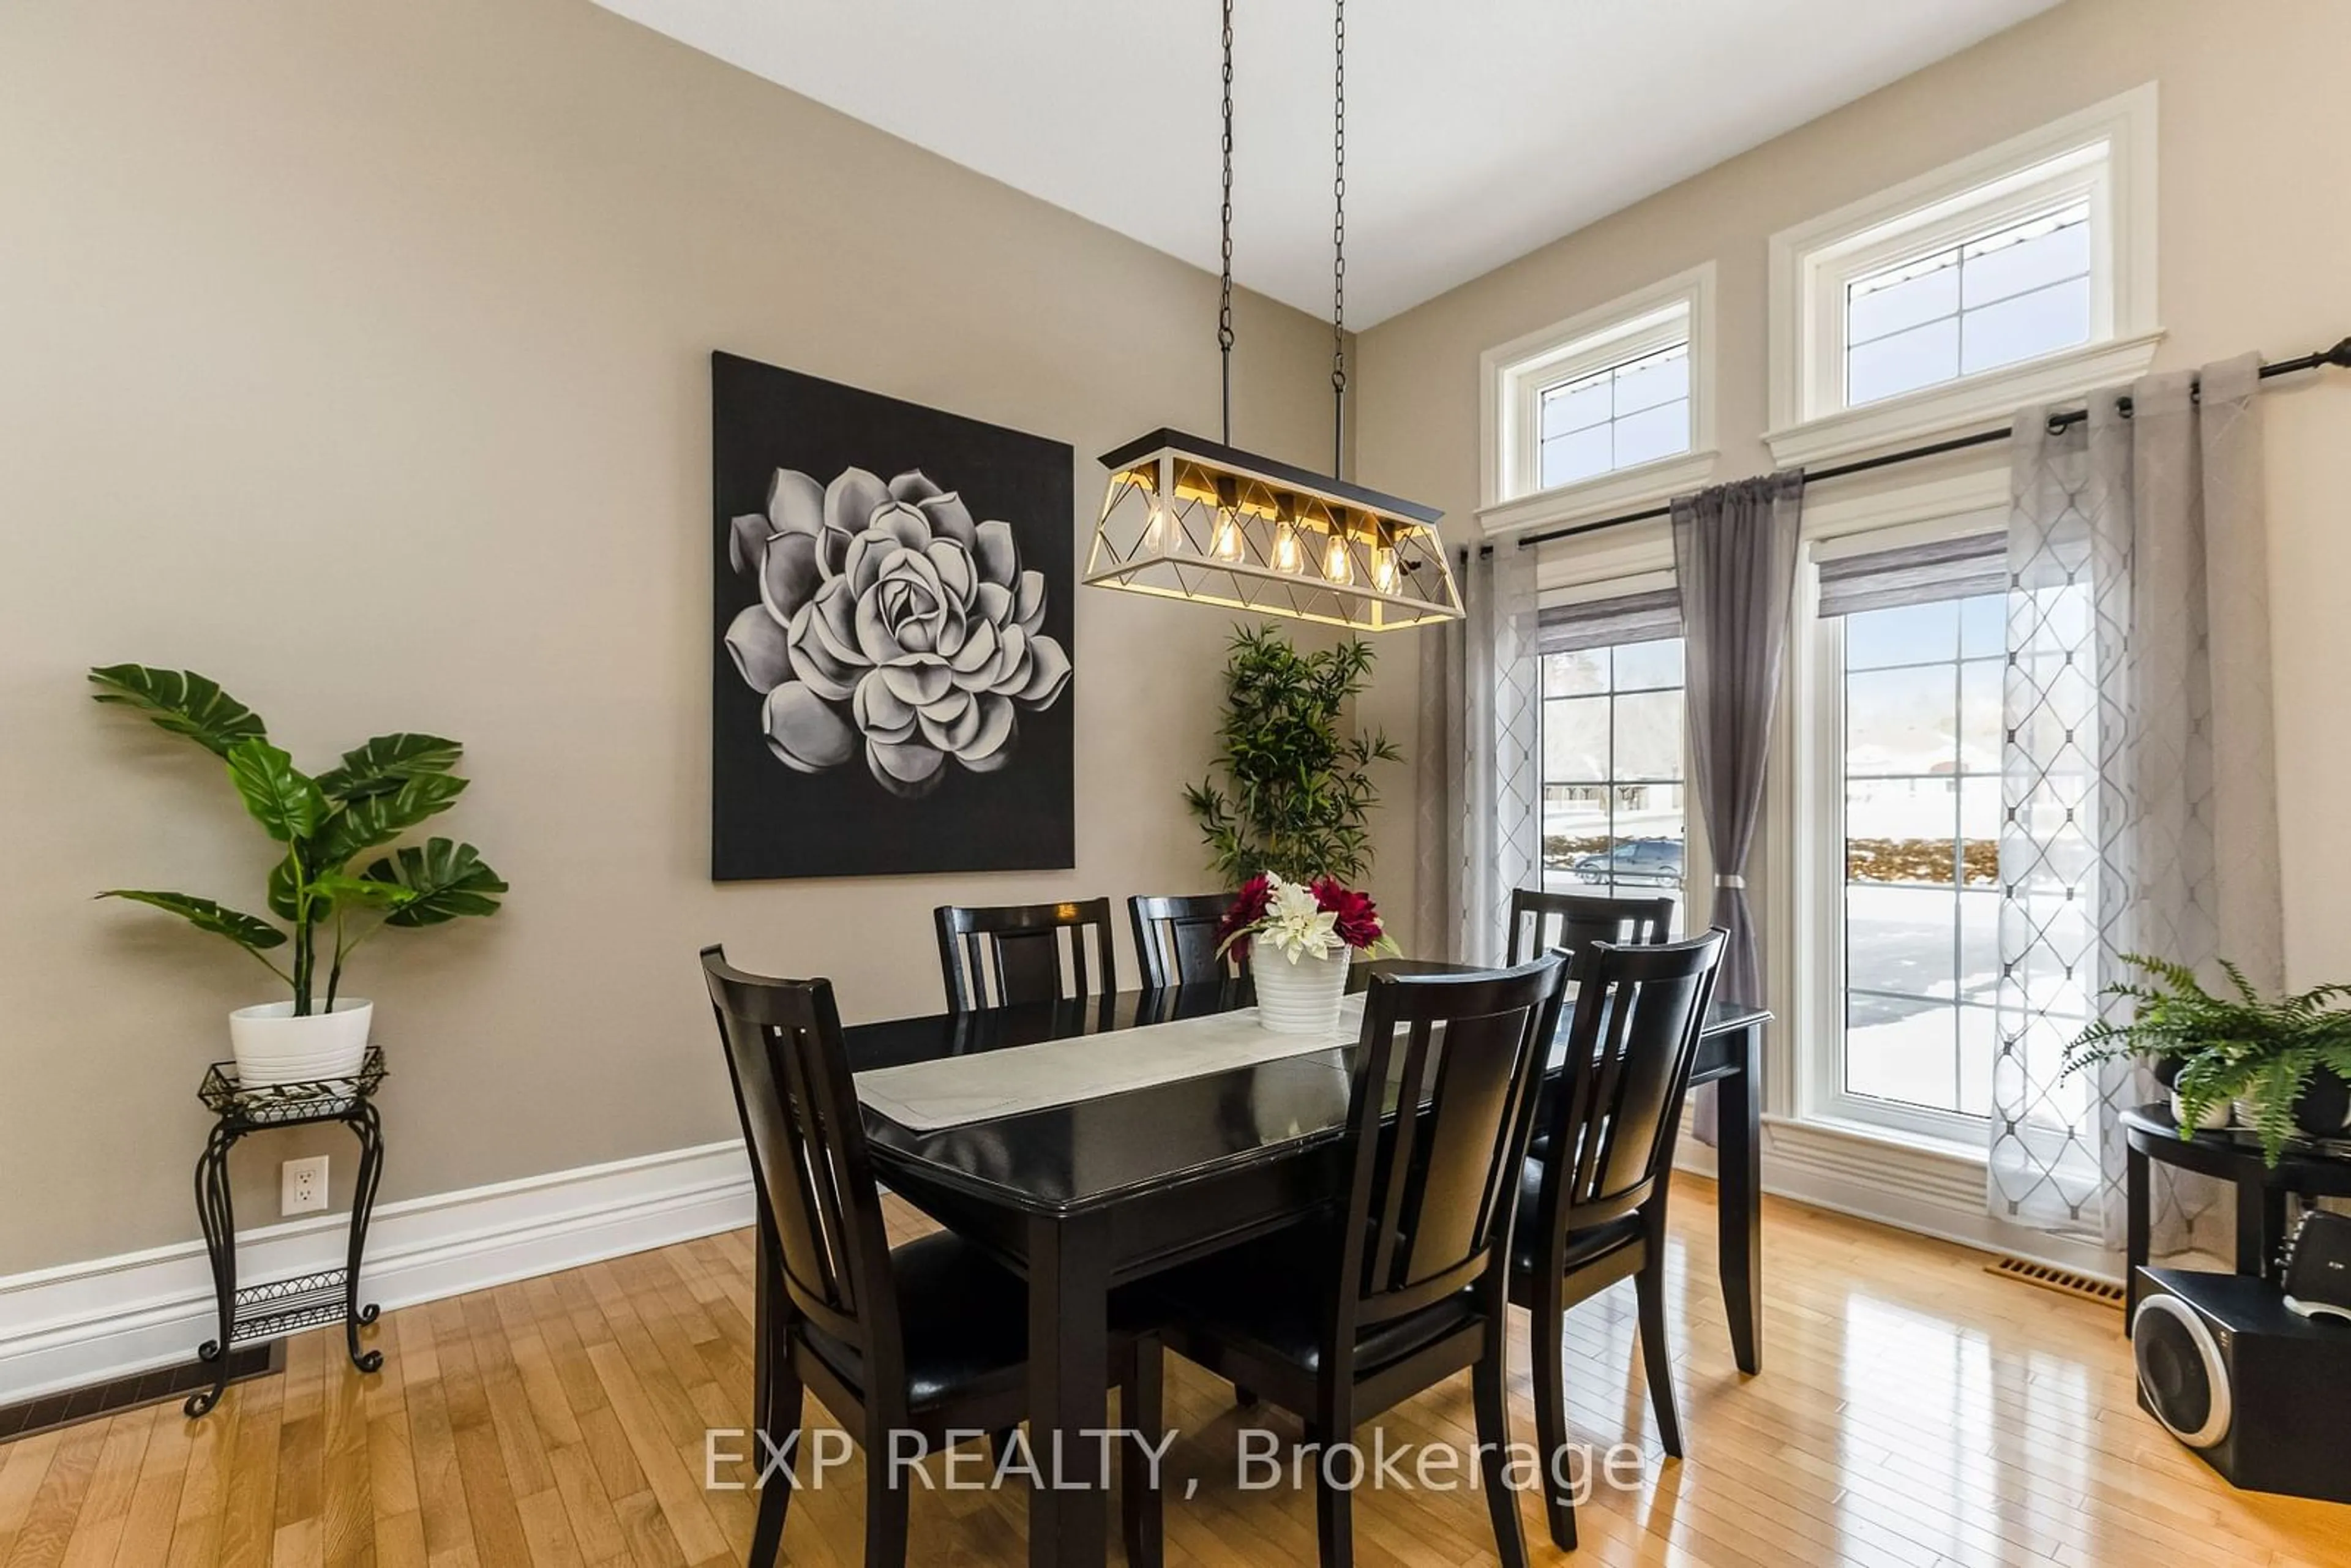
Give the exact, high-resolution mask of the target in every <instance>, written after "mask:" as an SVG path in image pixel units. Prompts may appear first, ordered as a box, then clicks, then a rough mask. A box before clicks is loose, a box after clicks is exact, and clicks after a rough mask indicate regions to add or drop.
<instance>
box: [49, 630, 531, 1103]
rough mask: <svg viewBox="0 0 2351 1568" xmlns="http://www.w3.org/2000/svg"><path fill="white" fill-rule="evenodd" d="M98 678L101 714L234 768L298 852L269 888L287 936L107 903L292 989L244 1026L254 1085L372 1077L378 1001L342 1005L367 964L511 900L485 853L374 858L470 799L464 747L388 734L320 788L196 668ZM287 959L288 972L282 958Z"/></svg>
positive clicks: (235, 1040) (438, 842) (121, 893)
mask: <svg viewBox="0 0 2351 1568" xmlns="http://www.w3.org/2000/svg"><path fill="white" fill-rule="evenodd" d="M89 678H90V680H91V681H92V682H93V683H94V684H96V685H97V686H98V688H99V689H98V691H97V692H95V693H94V694H92V695H94V696H95V697H96V699H97V700H98V701H99V702H101V703H108V704H114V705H120V706H125V707H130V708H133V709H136V710H137V711H139V712H140V713H142V714H144V715H145V716H147V717H148V718H149V719H150V720H152V721H153V723H154V724H155V725H156V726H157V727H160V728H162V729H165V730H168V731H170V732H171V733H172V734H173V735H179V736H184V737H187V738H188V739H190V740H193V741H194V742H195V743H196V744H197V745H199V746H201V747H204V749H205V750H207V751H209V752H211V753H212V754H213V755H214V756H215V757H217V758H220V759H221V760H222V762H223V763H225V765H226V768H227V772H228V779H229V782H230V783H231V784H232V785H233V786H235V789H236V792H237V795H238V797H239V798H240V799H241V800H243V801H244V802H245V808H246V811H247V812H249V813H250V814H251V815H252V817H253V820H254V821H256V822H258V823H259V824H260V825H261V829H262V831H264V832H266V833H267V834H268V835H269V837H270V838H271V840H272V841H275V842H277V843H278V844H282V845H284V846H285V854H284V857H283V858H282V859H280V860H279V861H278V862H277V864H276V865H275V866H273V867H272V868H271V869H270V873H269V879H268V885H267V888H266V898H267V901H268V904H269V909H270V913H272V914H273V915H277V918H278V919H279V920H280V921H283V922H284V923H285V928H281V927H280V926H278V925H273V924H271V923H270V922H269V921H267V920H265V919H263V918H261V917H260V916H259V915H247V914H245V913H243V912H241V911H238V910H235V909H230V908H227V907H225V906H224V905H222V904H216V903H214V901H213V900H211V899H209V898H200V897H198V896H196V895H194V894H185V893H158V892H153V891H151V890H147V889H140V888H122V887H118V888H110V889H109V890H107V891H106V892H104V893H101V894H99V895H98V896H99V897H100V898H123V899H129V900H131V901H132V902H134V903H138V904H149V905H152V907H154V908H157V909H161V910H164V911H166V912H167V913H169V914H172V915H178V916H179V917H180V918H181V919H183V920H185V921H186V922H187V923H188V924H189V925H193V926H194V927H195V928H196V929H197V930H199V931H203V932H207V933H209V934H210V935H212V936H220V937H224V938H225V939H226V940H227V941H229V942H230V943H232V944H234V945H235V946H236V948H237V949H238V951H240V952H242V953H244V954H245V955H246V956H248V957H250V958H251V959H253V961H254V962H255V963H256V964H259V965H261V966H262V967H264V968H266V969H267V970H268V971H269V972H270V973H271V974H273V975H275V976H277V978H278V979H279V981H281V982H282V983H283V984H284V985H285V986H286V987H287V989H288V991H289V992H290V995H289V996H288V997H287V998H285V999H283V1000H279V1001H272V1002H264V1003H260V1004H258V1005H256V1006H254V1007H248V1008H239V1009H236V1010H235V1012H233V1013H231V1014H230V1015H229V1040H230V1046H231V1049H232V1051H234V1052H235V1057H236V1064H237V1076H238V1079H239V1081H240V1082H243V1083H245V1084H246V1085H247V1086H249V1087H250V1086H256V1085H260V1084H269V1083H287V1082H302V1081H308V1080H311V1079H319V1078H340V1077H348V1076H349V1075H350V1074H351V1073H353V1072H356V1071H359V1068H360V1063H361V1062H362V1061H364V1060H365V1058H366V1055H367V1045H368V1030H369V1028H370V1025H371V1022H372V1019H373V1017H374V1011H375V1004H374V1003H372V1002H371V1001H369V1000H367V999H365V998H359V997H347V996H344V995H342V994H341V991H342V979H343V966H344V964H345V963H346V962H347V961H349V959H350V956H351V955H352V953H354V952H355V951H357V950H358V948H359V947H360V946H361V945H362V944H364V943H365V942H367V941H368V940H369V939H371V937H373V936H375V935H376V934H377V933H379V932H381V931H383V930H385V929H387V928H389V927H393V926H398V927H402V928H404V929H413V928H416V927H421V926H426V925H442V924H444V922H447V921H451V920H455V919H458V918H459V917H461V916H465V915H494V914H496V912H497V908H498V898H499V895H500V894H504V893H505V892H506V891H507V884H506V883H504V882H502V881H500V880H499V878H498V874H497V873H496V872H494V871H492V870H491V869H490V868H489V867H488V866H487V865H486V864H484V863H483V862H482V858H481V856H480V854H479V853H478V852H476V851H475V848H474V846H473V845H471V844H461V843H456V842H455V841H451V840H448V839H440V838H435V839H428V840H426V841H424V842H423V843H422V844H409V845H405V846H403V847H401V848H399V849H396V850H393V851H392V852H391V853H389V854H376V852H377V851H379V850H382V849H384V848H385V847H386V846H388V845H391V844H392V842H393V841H395V840H397V839H399V838H400V837H402V835H403V834H405V833H407V832H408V831H410V830H411V829H413V828H415V827H417V826H419V825H420V824H422V823H423V822H424V821H427V820H428V819H430V818H433V817H435V816H438V815H440V814H441V813H442V812H444V811H445V810H448V809H449V808H450V807H451V806H452V805H454V804H455V802H456V799H457V797H458V796H459V795H460V794H461V793H463V792H464V790H465V783H466V781H465V779H461V778H459V777H457V775H456V774H455V772H454V771H453V769H455V767H456V765H457V758H458V756H459V754H460V751H461V747H459V746H458V744H457V743H456V742H455V741H454V740H444V739H442V738H441V737H438V736H431V735H412V734H406V733H400V734H392V735H379V736H377V737H374V738H373V739H371V740H370V741H368V742H367V743H366V744H365V745H363V746H361V747H359V749H357V750H355V751H347V752H345V753H343V758H342V762H341V763H340V766H338V767H335V768H329V769H328V770H327V771H325V772H323V773H320V774H318V775H316V776H315V777H313V776H311V775H309V774H306V773H303V772H301V771H300V770H299V769H298V768H295V766H294V759H293V758H292V757H291V756H289V755H288V754H287V753H286V752H285V751H283V750H280V749H279V748H278V747H276V746H273V745H271V744H270V742H269V736H268V730H267V727H266V726H265V725H264V724H263V723H262V720H261V716H260V715H258V714H256V713H255V712H254V711H253V710H252V709H251V708H249V707H247V706H245V705H244V704H243V703H241V702H239V701H237V700H236V699H235V697H233V696H230V695H228V694H227V693H226V692H225V691H223V690H221V688H220V685H219V683H218V682H216V681H213V680H210V679H208V678H206V677H205V676H203V675H200V674H196V673H195V672H194V671H193V670H152V669H149V668H147V667H146V666H145V665H142V664H109V665H106V666H104V667H102V668H99V669H94V670H92V671H90V673H89ZM371 856H372V857H373V858H369V857H371ZM281 951H282V953H283V954H284V956H285V957H286V960H287V961H286V962H285V963H284V964H280V963H279V962H278V959H277V957H275V956H272V955H275V954H279V953H281Z"/></svg>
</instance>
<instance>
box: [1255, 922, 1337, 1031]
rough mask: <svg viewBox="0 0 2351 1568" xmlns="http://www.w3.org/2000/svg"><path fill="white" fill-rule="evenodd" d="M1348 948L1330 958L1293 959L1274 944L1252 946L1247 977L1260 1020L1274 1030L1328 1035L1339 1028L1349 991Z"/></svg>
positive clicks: (1260, 1023)
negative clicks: (1292, 961) (1254, 987)
mask: <svg viewBox="0 0 2351 1568" xmlns="http://www.w3.org/2000/svg"><path fill="white" fill-rule="evenodd" d="M1353 956H1354V954H1353V951H1352V950H1351V949H1349V948H1345V947H1342V948H1340V949H1338V950H1337V951H1336V952H1334V953H1332V955H1331V956H1329V957H1327V958H1310V957H1305V956H1301V957H1300V958H1299V960H1298V961H1297V962H1296V963H1294V964H1293V963H1291V962H1290V960H1289V959H1288V958H1285V957H1283V956H1282V955H1281V951H1280V948H1278V947H1276V946H1274V945H1273V944H1272V943H1270V942H1266V941H1261V940H1260V941H1255V942H1252V943H1250V944H1249V978H1250V980H1251V981H1252V982H1253V983H1254V984H1255V985H1256V987H1257V1021H1258V1023H1259V1025H1260V1026H1261V1027H1263V1028H1265V1029H1268V1030H1272V1031H1273V1032H1274V1033H1275V1034H1329V1033H1331V1032H1332V1031H1333V1030H1336V1029H1337V1028H1338V1027H1339V1004H1340V1003H1341V1002H1342V1001H1343V1000H1345V999H1346V995H1347V961H1348V960H1349V959H1350V958H1352V957H1353Z"/></svg>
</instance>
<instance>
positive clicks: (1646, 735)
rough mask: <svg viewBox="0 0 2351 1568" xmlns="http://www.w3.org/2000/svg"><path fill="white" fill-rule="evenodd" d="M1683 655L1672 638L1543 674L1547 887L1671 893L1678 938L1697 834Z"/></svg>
mask: <svg viewBox="0 0 2351 1568" xmlns="http://www.w3.org/2000/svg"><path fill="white" fill-rule="evenodd" d="M1682 655H1683V645H1682V640H1681V639H1680V638H1678V637H1671V638H1664V639H1660V640H1658V641H1656V642H1649V643H1625V644H1620V645H1618V646H1615V647H1611V648H1591V649H1585V650H1583V651H1581V652H1579V653H1567V654H1552V655H1551V656H1549V657H1548V658H1546V659H1545V660H1544V672H1543V674H1544V690H1545V693H1546V700H1545V701H1544V703H1543V748H1542V755H1543V825H1542V834H1543V885H1544V886H1545V887H1546V888H1548V889H1550V890H1551V891H1552V892H1555V893H1585V894H1605V895H1610V896H1614V895H1619V894H1621V895H1625V896H1628V897H1650V896H1655V895H1656V894H1660V893H1663V894H1672V895H1674V897H1675V899H1676V907H1675V916H1674V924H1675V929H1676V931H1677V932H1678V931H1679V930H1680V929H1681V928H1682V914H1681V908H1680V894H1681V891H1682V883H1683V878H1684V875H1685V869H1686V864H1687V859H1686V851H1687V836H1688V832H1687V821H1688V818H1687V797H1686V795H1685V791H1684V784H1685V779H1684V777H1683V768H1684V763H1683V760H1682V758H1683V750H1682V725H1683V715H1682V690H1683V685H1682ZM1569 693H1573V694H1576V695H1567V694H1569Z"/></svg>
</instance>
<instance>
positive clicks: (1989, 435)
mask: <svg viewBox="0 0 2351 1568" xmlns="http://www.w3.org/2000/svg"><path fill="white" fill-rule="evenodd" d="M2322 365H2335V366H2337V367H2339V368H2342V369H2346V370H2351V338H2346V339H2344V340H2342V341H2341V342H2339V343H2337V344H2335V346H2334V347H2333V348H2331V349H2322V350H2318V351H2317V352H2316V353H2312V354H2304V355H2303V356H2302V357H2301V358H2299V359H2294V360H2280V361H2277V363H2275V364H2273V365H2263V366H2262V370H2261V378H2262V380H2263V381H2267V380H2269V379H2270V378H2271V377H2272V376H2289V375H2293V374H2294V373H2295V372H2297V371H2314V370H2317V369H2318V368H2319V367H2320V366H2322ZM2116 406H2117V407H2118V408H2119V410H2120V412H2121V413H2122V415H2123V417H2124V418H2125V419H2128V418H2129V417H2130V412H2131V400H2130V399H2129V398H2127V397H2126V398H2123V399H2122V400H2121V401H2120V402H2119V403H2118V404H2117V405H2116ZM2089 417H2090V411H2089V410H2088V409H2086V408H2077V409H2071V410H2068V411H2067V412H2065V413H2053V414H2051V415H2050V416H2049V430H2050V434H2056V433H2057V432H2058V431H2061V430H2063V429H2064V428H2065V427H2066V426H2067V425H2069V424H2079V423H2082V422H2083V421H2084V420H2085V419H2087V418H2089ZM2010 434H2011V432H2009V431H2006V430H1980V431H1978V432H1976V433H1975V434H1973V435H1955V436H1953V437H1951V438H1950V439H1949V441H1935V442H1929V443H1928V444H1926V445H1924V446H1911V447H1906V448H1904V449H1903V450H1902V451H1899V452H1888V453H1886V455H1884V456H1882V457H1864V458H1861V459H1859V460H1857V461H1855V462H1852V463H1840V464H1838V465H1835V466H1834V467H1833V468H1821V469H1815V470H1814V471H1813V472H1812V473H1809V474H1807V475H1805V476H1804V484H1805V486H1806V487H1807V488H1809V487H1810V486H1814V485H1817V484H1820V483H1821V482H1822V481H1823V480H1826V479H1844V478H1847V477H1849V476H1853V475H1855V474H1868V473H1872V472H1874V471H1876V470H1877V469H1880V468H1891V467H1894V466H1895V465H1897V464H1902V463H1916V462H1917V461H1918V460H1919V459H1920V458H1922V457H1940V456H1942V455H1944V454H1945V453H1947V452H1964V451H1966V450H1967V449H1968V448H1969V447H1970V446H1989V445H1991V444H1992V443H1993V442H1995V441H2006V440H2007V439H2008V438H2009V435H2010ZM1673 515H1674V508H1673V506H1672V504H1671V503H1670V502H1668V503H1667V505H1665V506H1662V507H1646V508H1645V509H1644V510H1641V511H1638V512H1627V513H1625V515H1624V516H1622V517H1602V518H1600V519H1599V520H1598V521H1596V522H1589V523H1576V524H1574V525H1573V526H1571V527H1568V528H1546V529H1544V530H1543V531H1542V532H1541V533H1539V534H1523V535H1521V536H1520V538H1519V541H1518V545H1519V548H1520V549H1529V548H1531V547H1532V546H1535V545H1541V544H1549V543H1550V542H1551V541H1552V540H1553V539H1565V538H1574V537H1575V536H1576V535H1578V534H1596V533H1598V532H1599V531H1600V530H1601V529H1603V528H1623V527H1624V526H1625V524H1627V523H1649V522H1655V521H1656V519H1658V518H1659V517H1672V516H1673ZM1478 553H1479V555H1481V556H1482V555H1491V554H1493V553H1494V547H1493V546H1492V545H1480V546H1479V547H1478Z"/></svg>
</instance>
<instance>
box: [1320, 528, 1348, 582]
mask: <svg viewBox="0 0 2351 1568" xmlns="http://www.w3.org/2000/svg"><path fill="white" fill-rule="evenodd" d="M1322 577H1323V580H1325V581H1328V582H1337V583H1349V582H1353V581H1354V580H1355V560H1354V557H1353V555H1352V554H1351V553H1349V551H1348V549H1347V540H1346V538H1345V536H1344V535H1341V534H1333V535H1332V537H1331V542H1330V543H1329V544H1328V545H1325V546H1324V547H1323V549H1322Z"/></svg>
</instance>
